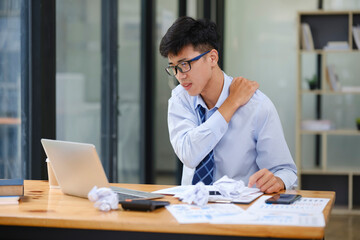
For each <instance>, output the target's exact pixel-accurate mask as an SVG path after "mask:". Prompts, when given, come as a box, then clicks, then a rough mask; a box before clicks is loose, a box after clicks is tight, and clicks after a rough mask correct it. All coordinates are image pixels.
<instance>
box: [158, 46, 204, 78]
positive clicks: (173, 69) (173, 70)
mask: <svg viewBox="0 0 360 240" xmlns="http://www.w3.org/2000/svg"><path fill="white" fill-rule="evenodd" d="M209 52H210V50H209V51H207V52H204V53H202V54H200V55H199V56H197V57H194V58H193V59H190V60H188V61H183V62H181V63H179V64H178V65H176V66H167V67H166V68H165V70H166V72H167V73H168V74H169V75H170V76H176V74H177V73H178V70H179V71H180V72H182V73H186V72H188V71H190V70H191V65H190V63H191V62H193V61H196V60H199V59H200V58H201V57H202V56H204V55H205V54H207V53H209Z"/></svg>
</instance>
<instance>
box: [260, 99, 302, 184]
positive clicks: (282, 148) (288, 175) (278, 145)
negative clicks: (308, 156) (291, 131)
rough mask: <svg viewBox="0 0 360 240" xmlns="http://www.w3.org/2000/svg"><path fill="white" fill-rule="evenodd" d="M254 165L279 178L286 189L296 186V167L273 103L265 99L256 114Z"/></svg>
mask: <svg viewBox="0 0 360 240" xmlns="http://www.w3.org/2000/svg"><path fill="white" fill-rule="evenodd" d="M255 124H256V126H255V129H257V133H256V141H257V143H256V150H257V154H258V155H257V159H256V163H257V165H258V166H259V168H260V169H262V168H266V169H268V170H269V171H271V172H272V173H273V174H274V175H275V176H277V177H279V178H281V180H282V181H283V182H284V184H285V187H286V189H290V188H291V187H293V186H295V185H296V184H297V175H296V173H297V170H296V165H295V164H294V161H293V159H292V156H291V154H290V150H289V148H288V146H287V144H286V140H285V137H284V133H283V129H282V126H281V122H280V118H279V116H278V113H277V111H276V109H275V106H274V105H273V103H272V102H271V101H270V99H268V98H267V97H265V99H264V100H263V102H262V103H261V104H260V105H259V108H258V112H257V121H256V123H255Z"/></svg>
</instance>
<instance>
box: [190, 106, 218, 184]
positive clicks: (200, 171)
mask: <svg viewBox="0 0 360 240" xmlns="http://www.w3.org/2000/svg"><path fill="white" fill-rule="evenodd" d="M197 111H198V112H199V116H200V119H201V122H202V123H203V122H205V117H206V116H205V108H203V107H202V106H201V105H198V107H197ZM213 181H214V152H213V150H211V151H210V152H209V154H208V155H206V157H205V158H204V159H203V160H202V161H201V162H200V163H199V165H198V166H197V167H196V170H195V174H194V178H193V180H192V184H196V183H198V182H203V183H204V184H205V185H211V184H213Z"/></svg>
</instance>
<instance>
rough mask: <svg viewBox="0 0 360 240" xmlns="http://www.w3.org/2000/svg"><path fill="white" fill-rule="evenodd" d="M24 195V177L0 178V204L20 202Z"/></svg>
mask: <svg viewBox="0 0 360 240" xmlns="http://www.w3.org/2000/svg"><path fill="white" fill-rule="evenodd" d="M23 195H24V179H0V205H2V204H19V199H20V197H21V196H23Z"/></svg>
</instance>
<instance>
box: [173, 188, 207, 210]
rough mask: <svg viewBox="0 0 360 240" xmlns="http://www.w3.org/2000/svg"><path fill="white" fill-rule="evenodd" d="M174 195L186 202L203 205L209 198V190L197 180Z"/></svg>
mask: <svg viewBox="0 0 360 240" xmlns="http://www.w3.org/2000/svg"><path fill="white" fill-rule="evenodd" d="M174 197H178V198H179V199H180V200H181V201H183V202H186V203H188V204H194V205H197V206H205V205H206V204H207V203H208V200H209V191H208V189H207V188H206V187H205V184H204V183H203V182H198V183H197V184H196V185H193V186H190V187H189V189H188V190H187V191H185V192H183V193H179V194H176V195H175V196H174Z"/></svg>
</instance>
